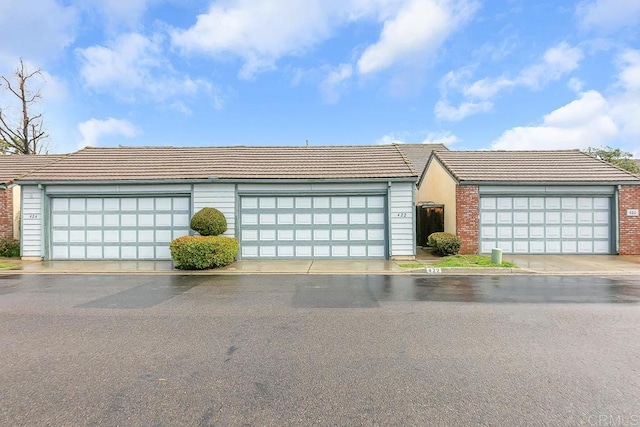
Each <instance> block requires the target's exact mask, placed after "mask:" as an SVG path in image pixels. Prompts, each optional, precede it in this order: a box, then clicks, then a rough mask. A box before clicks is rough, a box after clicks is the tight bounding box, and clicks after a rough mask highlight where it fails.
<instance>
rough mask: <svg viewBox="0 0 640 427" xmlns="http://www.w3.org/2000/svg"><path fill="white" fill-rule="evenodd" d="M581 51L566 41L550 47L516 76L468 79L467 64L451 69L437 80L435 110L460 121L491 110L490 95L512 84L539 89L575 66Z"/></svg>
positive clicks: (441, 118)
mask: <svg viewBox="0 0 640 427" xmlns="http://www.w3.org/2000/svg"><path fill="white" fill-rule="evenodd" d="M583 57H584V54H583V52H582V50H581V49H580V48H577V47H572V46H570V45H569V44H568V43H566V42H562V43H559V44H558V45H556V46H553V47H551V48H549V49H548V50H547V51H546V52H545V53H544V54H543V55H542V58H541V59H540V61H538V62H537V63H535V64H532V65H530V66H528V67H525V68H524V69H522V70H521V71H520V72H519V73H518V74H517V75H516V76H515V77H512V78H510V77H507V76H500V77H496V78H490V77H487V78H483V79H480V80H476V81H474V82H469V81H468V80H469V77H470V76H471V74H472V71H471V69H470V68H468V67H467V68H463V69H461V70H458V71H450V72H448V73H447V74H445V76H444V77H443V78H442V79H441V81H440V92H441V99H440V100H439V101H438V102H437V103H436V106H435V108H434V113H435V115H436V117H437V118H438V119H439V120H447V121H459V120H462V119H464V118H466V117H468V116H471V115H474V114H478V113H484V112H487V111H490V110H491V108H492V107H493V102H492V101H493V99H494V98H495V97H496V96H498V95H499V94H500V93H501V92H502V91H504V90H506V89H510V88H514V87H526V88H529V89H538V88H540V87H542V86H544V85H546V84H548V83H549V82H551V81H556V80H559V79H560V78H562V77H563V76H565V75H566V74H568V73H570V72H572V71H574V70H576V69H577V68H578V67H579V66H580V61H581V60H582V59H583ZM456 93H459V94H460V95H461V98H462V100H461V101H460V103H459V105H458V106H457V107H456V106H453V105H451V101H450V98H451V97H452V96H451V95H452V94H456Z"/></svg>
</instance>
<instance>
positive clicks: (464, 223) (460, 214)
mask: <svg viewBox="0 0 640 427" xmlns="http://www.w3.org/2000/svg"><path fill="white" fill-rule="evenodd" d="M479 201H480V196H479V195H478V186H477V185H463V186H460V185H457V186H456V233H457V235H458V236H459V237H460V240H462V245H461V246H460V253H461V254H477V253H478V246H479V244H480V243H479V232H478V228H479V225H480V218H479V217H478V215H479Z"/></svg>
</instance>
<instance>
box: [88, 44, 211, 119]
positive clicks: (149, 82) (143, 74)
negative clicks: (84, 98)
mask: <svg viewBox="0 0 640 427" xmlns="http://www.w3.org/2000/svg"><path fill="white" fill-rule="evenodd" d="M77 52H78V55H79V57H80V60H81V62H82V66H81V69H80V75H81V77H82V79H83V80H84V84H85V86H86V87H88V88H90V89H92V90H94V91H96V92H102V93H110V94H113V95H115V96H116V97H118V98H120V99H122V100H125V101H128V102H135V101H140V100H142V101H145V100H151V101H154V102H162V103H164V102H167V101H171V100H174V99H176V98H184V97H195V96H198V95H200V94H205V95H207V96H210V97H211V98H212V99H213V103H214V106H215V107H216V108H221V106H222V99H221V98H220V96H219V95H218V93H217V92H216V91H215V89H214V87H213V86H212V85H211V84H210V83H209V82H207V81H205V80H203V79H193V78H191V77H189V76H182V75H180V74H179V73H178V72H176V71H175V70H174V69H173V66H172V64H171V63H170V62H169V60H168V59H167V58H166V56H165V54H164V51H163V39H162V37H161V36H159V35H154V36H152V37H149V38H148V37H145V36H143V35H141V34H138V33H128V34H124V35H121V36H120V37H118V38H117V39H116V40H115V41H113V42H112V43H110V44H108V45H107V46H102V45H97V46H91V47H88V48H86V49H79V50H78V51H77Z"/></svg>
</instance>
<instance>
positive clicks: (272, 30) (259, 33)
mask: <svg viewBox="0 0 640 427" xmlns="http://www.w3.org/2000/svg"><path fill="white" fill-rule="evenodd" d="M476 8H477V2H476V0H373V1H372V0H297V1H291V0H270V1H254V0H226V1H220V2H215V3H212V5H211V6H210V8H209V10H208V11H207V12H206V13H204V14H201V15H199V16H198V17H197V19H196V22H195V24H194V25H193V26H191V27H190V28H187V29H174V30H173V31H172V32H171V40H172V43H173V45H174V46H175V47H177V48H179V49H181V50H182V51H183V52H185V53H203V54H207V55H210V56H213V57H215V58H225V57H231V58H240V59H241V60H242V61H243V66H242V68H241V70H240V77H241V78H251V77H253V76H254V75H255V74H256V73H258V72H261V71H265V70H270V69H274V68H275V67H276V64H277V61H278V60H279V59H280V58H282V57H284V56H297V55H298V56H299V55H303V54H305V53H306V52H308V51H309V50H310V49H312V48H313V47H315V46H316V45H318V44H320V43H322V42H324V41H326V40H327V39H329V38H331V37H332V36H333V34H334V33H335V31H336V29H338V28H339V27H341V26H344V25H346V24H348V23H352V22H355V21H367V22H378V23H380V24H381V25H382V31H381V34H380V37H379V40H378V41H377V42H376V43H374V44H373V45H371V46H369V47H367V48H366V49H365V50H364V52H363V54H362V56H361V57H360V59H359V60H358V62H357V70H358V72H359V73H360V74H368V73H372V72H375V71H380V70H383V69H385V68H388V67H390V66H392V65H395V64H397V63H401V62H406V61H411V62H415V60H416V58H420V60H421V61H424V58H426V57H428V55H430V54H433V51H434V49H435V48H437V47H438V46H439V45H440V44H441V43H442V42H443V41H444V40H445V39H446V37H447V36H449V35H450V34H451V33H452V32H453V31H454V30H455V29H456V28H457V27H458V26H460V25H462V24H463V23H464V22H466V21H467V20H468V19H469V18H470V17H471V15H472V14H473V12H474V11H475V9H476Z"/></svg>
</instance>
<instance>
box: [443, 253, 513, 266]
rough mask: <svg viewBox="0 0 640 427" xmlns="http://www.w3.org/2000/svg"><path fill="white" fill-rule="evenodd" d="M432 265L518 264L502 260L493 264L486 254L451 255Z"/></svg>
mask: <svg viewBox="0 0 640 427" xmlns="http://www.w3.org/2000/svg"><path fill="white" fill-rule="evenodd" d="M433 266H434V267H506V268H517V267H518V266H517V265H515V264H514V263H512V262H509V261H502V264H493V263H492V262H491V257H490V256H487V255H451V256H448V257H444V258H442V259H441V260H440V261H436V262H435V263H433Z"/></svg>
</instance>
